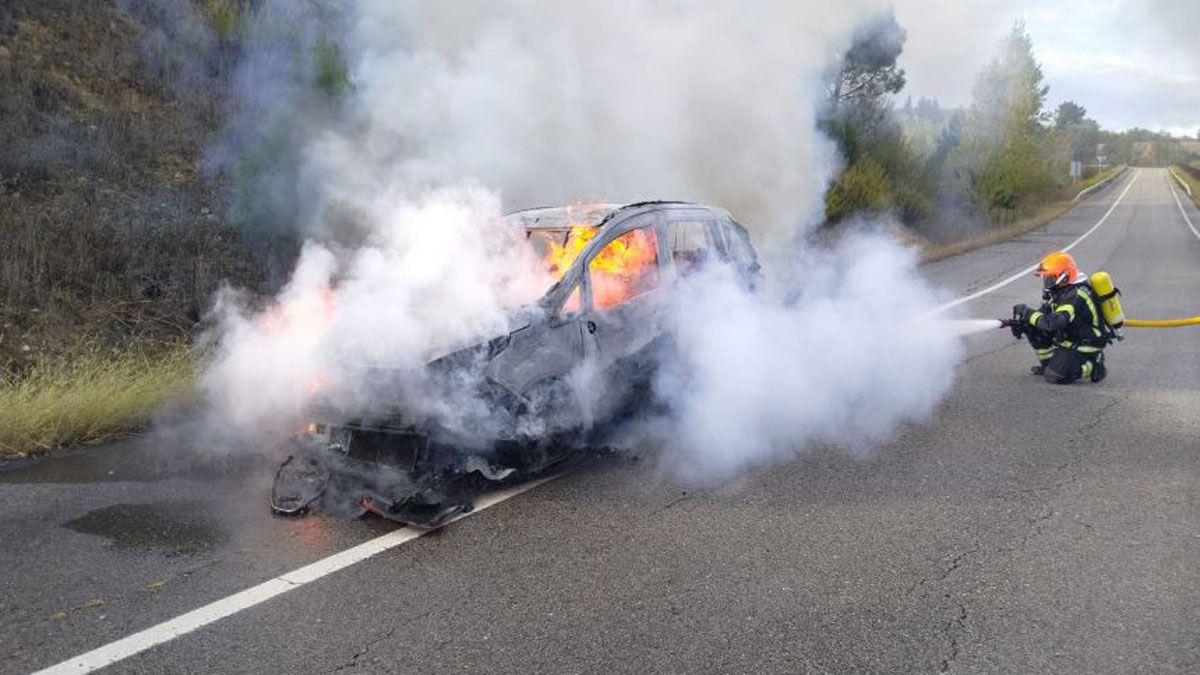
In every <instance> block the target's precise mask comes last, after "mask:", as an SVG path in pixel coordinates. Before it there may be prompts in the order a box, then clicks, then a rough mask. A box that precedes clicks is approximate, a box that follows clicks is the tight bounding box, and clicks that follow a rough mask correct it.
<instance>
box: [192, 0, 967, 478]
mask: <svg viewBox="0 0 1200 675" xmlns="http://www.w3.org/2000/svg"><path fill="white" fill-rule="evenodd" d="M290 4H291V3H272V2H267V3H265V4H264V5H263V8H262V10H261V11H260V13H259V14H258V15H257V17H256V19H255V21H254V22H253V23H252V25H253V26H256V27H257V28H256V30H261V31H265V32H266V34H267V35H268V36H269V35H278V34H279V29H278V27H277V26H274V25H273V24H272V22H271V19H274V20H279V18H280V17H290V19H292V20H295V21H298V22H300V23H302V24H303V25H305V26H307V27H308V28H307V29H305V30H298V31H294V32H291V33H286V34H287V35H289V36H291V39H299V40H301V41H304V40H308V41H309V42H311V43H312V44H313V45H314V46H316V45H318V43H320V41H322V40H325V41H332V42H335V43H336V44H337V45H338V46H339V52H338V54H337V55H338V58H339V59H341V60H342V61H344V65H345V69H346V73H345V87H344V88H342V87H341V85H339V84H338V82H339V81H340V80H337V79H336V77H335V79H333V80H326V82H327V83H328V82H333V85H331V88H332V89H335V90H336V92H335V93H336V94H337V95H336V96H334V97H332V99H331V100H332V101H333V102H330V100H329V99H325V100H324V102H321V101H319V100H317V99H313V98H312V97H311V96H310V95H309V94H306V93H304V92H303V87H298V86H297V84H296V83H297V78H296V77H295V73H294V72H291V71H287V69H289V68H295V67H297V66H296V61H295V60H292V61H287V60H286V59H284V58H282V57H281V56H280V55H279V54H278V53H277V51H276V50H277V49H278V48H279V43H278V42H273V41H271V40H269V39H266V38H264V39H263V40H262V41H260V42H259V43H255V44H251V45H250V46H248V47H247V49H246V60H245V62H244V65H243V67H242V69H241V71H240V72H239V73H238V75H237V77H236V78H235V81H236V82H237V89H236V91H237V92H240V94H239V99H238V103H237V105H236V106H235V108H236V109H235V111H234V114H233V115H232V117H231V118H230V122H229V125H228V128H227V129H226V130H225V132H224V133H223V134H222V142H221V144H220V145H219V146H218V147H217V148H215V149H214V151H213V152H212V153H211V154H210V161H211V162H213V164H214V165H215V166H225V167H227V168H228V167H233V166H243V165H244V163H245V162H246V160H247V157H251V158H254V157H260V156H261V154H262V153H261V148H262V147H264V144H265V143H266V140H264V139H270V140H271V143H272V144H267V145H266V147H269V148H273V149H274V150H273V151H272V152H273V154H272V155H271V157H272V158H274V160H275V161H276V164H273V165H271V166H272V167H274V168H272V169H270V170H267V171H264V172H262V173H260V175H266V176H268V177H269V181H267V183H266V185H267V187H265V188H264V189H262V190H258V191H256V192H255V194H257V195H266V196H267V197H270V195H283V196H284V197H285V198H284V199H275V200H274V201H273V202H272V203H279V202H287V203H288V208H289V210H288V211H287V212H288V213H289V214H290V217H291V218H293V219H294V221H295V222H294V225H295V226H296V227H298V228H300V230H301V231H302V232H304V233H305V235H306V236H307V237H308V238H309V241H308V243H307V244H306V245H305V246H304V249H303V251H302V253H301V255H300V258H299V261H298V263H297V265H296V269H295V272H294V274H293V275H292V277H291V281H290V282H289V283H288V284H287V286H286V288H285V289H284V290H283V292H282V293H281V294H280V296H279V297H278V298H277V299H276V301H275V302H274V303H273V304H272V305H271V306H270V307H268V308H266V309H253V308H252V307H251V304H250V303H248V302H247V301H246V300H245V299H243V298H241V297H239V295H238V294H237V293H234V292H232V291H229V292H226V293H225V294H223V295H222V296H221V298H220V299H219V301H218V303H217V309H216V312H215V321H216V325H217V330H216V332H215V339H216V341H217V344H218V347H217V357H216V360H215V363H214V364H213V366H212V367H211V369H210V370H209V371H208V373H207V374H206V376H205V378H204V388H205V391H206V393H207V396H208V399H209V401H210V403H211V405H212V409H213V411H214V415H216V416H217V418H218V419H221V420H225V421H226V423H227V424H228V425H229V426H230V427H231V428H233V429H235V430H239V431H245V432H247V433H249V432H252V431H256V430H257V431H260V432H261V430H262V429H263V427H264V426H272V425H274V426H278V427H280V428H285V427H287V425H289V424H293V423H294V422H295V421H296V420H298V419H299V415H300V412H301V410H302V409H303V406H304V405H305V404H306V403H307V402H308V401H309V400H310V396H311V392H312V391H314V390H318V389H320V390H323V391H326V392H328V391H337V392H341V393H340V394H339V396H341V397H342V399H343V400H342V401H341V402H342V403H343V404H345V405H347V406H352V405H355V404H361V403H362V402H363V398H364V397H368V396H370V395H371V393H370V392H369V391H368V389H369V388H368V386H367V385H368V384H369V383H368V382H365V381H356V380H355V376H354V375H352V374H351V373H352V372H353V371H351V370H350V369H348V368H346V364H348V363H353V364H359V365H363V364H370V365H379V366H386V367H387V368H389V369H391V370H392V371H395V372H400V373H407V375H405V376H404V377H405V378H407V381H409V382H417V383H418V384H419V380H420V377H421V376H420V373H419V371H420V366H421V364H422V363H423V362H424V361H425V359H427V358H429V357H430V356H434V355H437V354H441V353H446V350H447V349H449V348H450V347H453V346H461V345H464V344H467V343H469V342H471V341H472V340H479V339H486V338H491V337H494V336H497V335H502V334H504V333H505V332H506V331H507V330H508V329H509V328H511V322H512V316H513V315H512V313H511V312H510V311H509V310H510V309H511V308H512V307H515V306H517V305H521V304H523V303H528V302H530V301H532V300H533V299H535V298H536V297H537V296H538V295H539V293H540V292H542V291H543V290H544V289H545V287H546V285H547V279H546V278H544V276H542V275H541V274H540V273H538V272H537V271H536V270H537V264H536V261H535V260H533V259H532V258H531V257H530V256H531V254H530V251H529V250H528V247H527V245H526V244H525V242H523V241H521V240H520V238H519V237H516V236H514V234H513V233H511V232H509V231H508V230H506V229H505V228H502V227H498V226H497V224H496V223H497V220H496V219H497V217H498V216H499V215H500V214H501V213H502V212H504V211H509V210H513V209H517V208H523V207H529V206H534V205H545V204H564V203H577V202H579V201H581V200H586V201H592V200H596V201H610V202H632V201H637V200H641V199H664V198H665V199H685V200H695V201H699V202H704V203H710V204H715V205H719V206H722V207H725V208H727V209H729V210H730V211H731V212H733V213H734V214H735V215H736V216H737V217H738V218H739V220H741V221H742V222H745V223H747V224H748V226H749V227H750V229H751V230H752V232H753V233H754V236H755V240H756V242H757V244H758V245H759V248H760V252H761V254H762V256H763V257H764V259H765V260H767V261H768V262H770V263H772V265H773V267H768V269H767V270H766V271H767V274H768V284H767V286H768V289H767V290H765V291H763V292H761V293H757V294H754V293H749V292H746V291H744V290H742V289H741V287H740V286H738V285H737V284H735V283H733V281H732V280H729V279H723V278H720V277H705V278H703V279H702V280H699V281H695V282H693V284H696V285H695V286H694V287H690V288H681V289H679V291H680V292H679V293H677V294H676V295H677V297H678V298H679V301H678V302H677V303H676V304H675V305H674V306H673V307H672V308H671V312H670V314H671V317H670V321H672V322H674V323H675V324H676V325H677V326H678V327H680V328H681V329H682V328H684V327H686V330H681V331H680V333H681V335H682V336H683V337H682V338H681V339H680V341H679V345H678V346H679V349H678V352H677V353H676V354H675V355H674V356H673V357H672V358H671V359H670V360H669V361H668V362H667V363H665V364H664V368H663V371H662V375H661V376H660V377H659V378H658V381H657V383H656V389H657V392H658V394H659V396H660V397H662V398H663V399H664V400H666V401H668V402H669V403H670V404H671V409H672V412H671V413H670V414H669V417H668V421H669V423H670V424H671V426H672V428H673V429H674V433H673V436H674V441H672V443H671V446H672V452H671V453H670V456H671V458H672V460H673V462H674V464H675V465H677V468H678V471H679V473H680V474H681V475H683V476H685V477H688V478H692V479H701V480H709V479H721V478H727V477H730V476H733V475H736V474H737V473H738V472H740V471H742V470H744V469H746V468H749V467H752V466H756V465H761V464H763V463H766V462H770V461H774V460H778V459H780V458H783V457H786V456H789V455H790V454H791V453H793V452H796V451H798V450H801V449H803V447H805V446H806V445H808V444H811V443H814V442H827V441H834V442H850V443H856V444H857V443H862V442H872V441H876V440H879V439H881V438H885V437H886V436H887V435H888V434H889V433H890V432H892V431H893V430H894V429H895V428H896V427H897V425H898V424H901V423H903V422H905V421H909V420H919V419H921V418H923V417H924V416H926V415H928V414H929V412H930V410H931V409H932V407H933V406H934V404H935V403H936V401H937V400H938V399H939V397H940V396H941V395H942V394H944V393H945V391H946V390H947V388H948V386H949V383H950V380H951V376H952V369H953V365H954V363H955V362H956V360H957V358H958V352H957V348H956V343H955V342H954V339H953V338H950V337H945V336H944V335H943V333H941V332H940V331H938V330H937V329H936V327H933V326H931V324H930V322H928V321H914V320H913V319H914V317H916V316H917V315H919V314H920V313H921V312H922V310H923V309H924V310H927V309H928V307H930V306H932V297H933V292H932V291H931V289H929V288H928V287H927V286H926V285H924V284H923V283H922V282H921V281H919V277H918V275H917V273H916V271H915V261H914V258H913V255H912V254H911V253H909V252H907V251H905V250H904V249H902V248H900V247H899V246H898V245H896V244H893V243H890V242H889V241H887V240H886V238H885V237H883V236H882V235H872V236H865V235H864V236H856V237H852V238H851V239H850V240H848V241H846V242H844V243H843V244H841V245H839V246H837V247H836V248H834V249H832V250H827V249H822V250H819V251H818V250H813V249H803V248H802V249H801V250H799V251H797V250H796V247H797V246H798V244H797V242H799V241H800V240H801V239H802V237H803V235H804V234H805V233H806V232H807V231H808V230H809V229H810V228H811V226H812V225H813V224H814V223H817V222H819V221H820V218H821V214H822V212H823V194H824V191H825V188H826V186H827V184H828V182H829V180H830V178H831V176H832V174H833V172H834V171H835V169H836V168H837V163H838V160H837V158H836V153H835V150H834V147H833V145H832V144H831V143H830V142H829V141H828V140H827V139H826V138H824V137H823V136H822V135H821V134H820V133H818V132H817V130H816V127H817V119H816V115H817V111H818V109H819V107H820V103H821V102H820V100H819V97H820V96H821V91H822V79H821V78H822V76H823V74H824V73H826V72H829V69H830V66H831V64H832V63H834V62H835V61H836V59H837V58H838V55H840V54H842V53H844V51H845V49H846V47H847V46H848V44H849V39H850V37H851V36H852V35H853V32H854V29H855V27H856V26H858V25H859V24H860V22H861V21H863V20H866V19H869V18H871V17H872V16H873V15H874V13H875V12H876V11H877V10H878V9H879V8H878V7H877V4H878V3H876V2H873V1H870V0H863V1H861V2H851V3H841V4H839V5H837V6H836V7H835V6H833V5H828V4H825V5H819V6H817V5H812V4H811V3H792V2H782V1H779V2H759V3H732V2H720V3H703V5H701V4H699V3H690V2H679V1H670V2H650V1H649V0H618V1H617V2H611V3H601V4H596V3H561V2H549V1H546V2H534V1H530V0H505V1H497V2H482V1H479V2H455V3H428V2H415V1H413V2H393V1H390V0H389V1H384V0H366V1H363V2H358V3H349V4H345V5H342V4H339V3H332V2H330V3H309V4H306V5H304V6H305V7H309V8H310V9H309V10H308V11H306V12H305V11H298V10H295V9H288V7H289V6H290ZM313 8H315V9H313ZM330 15H335V16H336V20H326V21H317V20H316V19H318V18H320V17H322V16H324V17H326V18H328V17H329V16H330ZM314 26H320V27H321V30H324V31H326V32H321V30H316V29H315V28H313V27H314ZM272 31H274V32H272ZM288 44H289V47H288V48H293V47H294V45H292V44H291V43H288ZM318 52H319V50H318ZM318 60H319V59H318ZM340 62H341V61H339V63H340ZM280 64H288V65H280ZM272 65H276V66H279V67H280V68H283V70H284V71H287V72H284V73H283V74H281V71H280V70H278V69H273V68H272V67H270V66H272ZM318 65H319V64H318ZM335 65H336V64H335ZM334 75H335V76H336V75H337V72H336V69H335V72H334ZM256 78H257V79H256ZM250 113H252V114H250ZM264 120H267V121H270V123H271V126H270V129H271V131H269V132H268V130H267V127H266V126H264ZM281 138H282V139H283V140H282V141H280V139H281ZM256 166H257V165H256ZM269 201H270V200H269ZM789 289H793V290H789ZM898 353H904V354H905V358H903V359H896V357H895V355H896V354H898ZM330 380H334V381H330ZM405 389H406V391H409V392H410V394H411V395H410V396H409V397H408V398H407V400H406V403H407V404H408V405H412V406H420V407H421V408H422V410H423V412H424V413H425V414H431V415H435V416H438V417H439V419H441V420H442V421H443V423H446V424H451V425H453V424H458V425H465V424H467V423H466V422H464V421H463V420H462V419H460V418H461V417H462V416H464V415H467V414H469V412H470V411H469V409H470V408H471V405H470V402H469V401H468V402H466V403H467V404H466V405H465V406H464V405H463V403H464V402H463V401H459V400H455V401H445V400H439V399H437V397H436V396H433V395H431V394H430V392H429V391H428V390H423V389H421V387H420V386H416V385H414V386H413V387H408V386H407V385H406V386H405ZM413 391H415V392H418V393H416V394H412V392H413ZM484 413H485V414H483V415H482V417H486V411H484Z"/></svg>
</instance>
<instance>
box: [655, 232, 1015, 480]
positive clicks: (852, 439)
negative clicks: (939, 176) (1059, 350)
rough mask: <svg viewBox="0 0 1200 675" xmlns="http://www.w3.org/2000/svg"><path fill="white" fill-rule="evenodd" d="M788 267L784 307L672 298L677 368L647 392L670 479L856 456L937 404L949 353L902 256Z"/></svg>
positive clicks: (838, 258) (877, 243)
mask: <svg viewBox="0 0 1200 675" xmlns="http://www.w3.org/2000/svg"><path fill="white" fill-rule="evenodd" d="M796 264H797V265H798V267H799V269H800V270H802V272H801V273H800V275H799V277H798V279H797V281H798V282H799V283H800V290H799V293H798V294H797V295H796V296H795V297H791V298H785V297H780V296H779V295H772V294H769V293H758V294H753V293H748V292H747V291H745V290H744V289H743V288H742V287H741V286H740V285H738V284H737V283H736V282H735V280H731V279H729V278H726V277H720V276H718V277H715V278H714V277H706V278H703V279H701V280H700V281H699V282H698V283H696V284H694V285H693V286H692V287H691V288H688V289H687V292H685V293H682V294H681V295H680V302H679V303H678V304H677V305H676V306H675V307H674V312H675V313H674V316H673V317H672V318H673V319H674V323H675V326H676V331H675V333H676V336H677V337H676V340H677V342H678V346H679V349H678V352H677V357H678V359H677V360H676V361H674V362H672V363H671V365H670V367H667V368H664V369H663V371H662V377H661V378H660V380H659V390H660V392H661V394H662V395H663V396H664V397H666V398H667V399H668V400H670V401H671V402H672V410H673V412H674V414H675V418H674V422H675V423H674V424H673V425H672V429H673V432H674V436H673V438H671V439H670V444H671V448H670V449H671V455H670V459H671V460H672V462H673V467H674V468H675V470H676V471H678V472H679V473H680V474H682V475H683V476H684V477H686V478H689V479H693V480H698V481H702V482H711V481H714V480H725V479H728V478H732V477H734V476H736V475H738V474H739V473H741V472H742V471H744V470H745V469H746V468H748V467H753V466H758V465H762V464H766V463H769V462H775V461H779V460H781V459H786V458H789V457H791V456H794V455H795V454H797V453H799V452H800V451H802V450H804V449H806V448H807V447H809V446H811V444H813V443H835V444H841V445H845V446H850V447H852V448H855V449H859V448H864V447H869V446H870V445H872V444H874V443H878V442H880V441H882V440H885V439H887V438H888V437H889V436H890V435H891V434H892V433H894V432H895V431H896V429H897V427H898V426H899V425H900V424H902V423H905V422H916V421H922V420H924V419H926V418H927V417H928V416H929V415H930V413H931V412H932V410H933V408H934V406H935V405H936V404H937V402H938V401H940V400H941V398H942V397H943V396H944V395H945V394H946V392H947V391H949V389H950V386H951V384H952V381H953V376H954V369H955V366H956V365H957V364H958V362H959V360H960V359H961V357H962V346H961V344H960V342H959V339H958V337H957V336H956V335H955V333H954V331H951V330H947V329H946V327H945V326H943V325H941V321H940V320H937V319H933V318H931V316H930V314H929V312H930V308H931V307H934V306H935V304H936V300H937V294H936V293H935V291H934V289H932V288H931V287H930V286H928V285H927V284H925V283H923V282H922V281H920V277H919V276H918V274H917V270H916V264H917V259H916V256H915V254H914V253H913V252H912V251H910V250H906V249H903V248H901V247H899V246H897V245H896V244H895V243H893V242H892V241H890V240H889V239H887V238H886V237H882V236H880V235H878V234H855V235H852V236H850V237H848V238H847V239H846V240H844V241H843V242H841V243H840V244H838V245H837V246H836V247H835V248H833V249H832V250H822V251H813V250H808V251H805V252H804V253H803V254H802V255H801V256H800V258H799V259H798V260H797V261H796ZM992 327H995V324H994V323H993V326H992Z"/></svg>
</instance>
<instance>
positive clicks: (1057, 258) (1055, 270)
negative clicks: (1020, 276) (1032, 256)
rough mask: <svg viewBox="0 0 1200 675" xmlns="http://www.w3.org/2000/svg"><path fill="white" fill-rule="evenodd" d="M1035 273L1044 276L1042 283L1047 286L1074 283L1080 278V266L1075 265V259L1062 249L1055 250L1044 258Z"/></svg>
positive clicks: (1053, 286)
mask: <svg viewBox="0 0 1200 675" xmlns="http://www.w3.org/2000/svg"><path fill="white" fill-rule="evenodd" d="M1033 273H1034V275H1035V276H1039V277H1042V284H1043V285H1044V286H1045V287H1046V288H1057V287H1060V286H1066V285H1068V284H1073V283H1075V281H1076V280H1077V279H1078V278H1079V268H1078V267H1076V266H1075V259H1074V258H1072V257H1071V256H1070V254H1067V253H1062V252H1061V251H1055V252H1054V253H1051V254H1050V255H1048V256H1046V257H1045V258H1042V262H1041V263H1040V264H1039V265H1038V266H1037V269H1036V270H1034V271H1033Z"/></svg>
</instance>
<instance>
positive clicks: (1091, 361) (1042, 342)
mask: <svg viewBox="0 0 1200 675" xmlns="http://www.w3.org/2000/svg"><path fill="white" fill-rule="evenodd" d="M1027 336H1028V337H1029V345H1030V346H1031V347H1033V353H1034V354H1036V355H1037V358H1038V361H1039V362H1041V364H1042V368H1043V371H1042V376H1043V377H1045V378H1046V381H1047V382H1050V383H1051V384H1070V383H1072V382H1074V381H1075V380H1078V379H1080V378H1085V379H1088V378H1091V376H1092V370H1093V369H1095V367H1096V361H1097V360H1099V359H1102V358H1103V354H1104V353H1103V352H1090V353H1087V352H1081V351H1079V350H1077V349H1067V348H1064V347H1056V346H1055V345H1054V336H1053V335H1051V334H1049V333H1046V332H1043V331H1038V330H1031V331H1029V332H1028V334H1027Z"/></svg>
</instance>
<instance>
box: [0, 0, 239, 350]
mask: <svg viewBox="0 0 1200 675" xmlns="http://www.w3.org/2000/svg"><path fill="white" fill-rule="evenodd" d="M135 4H136V3H128V2H122V3H119V5H118V4H114V3H113V2H104V1H102V0H8V2H6V3H5V8H4V9H3V10H0V91H3V92H4V95H3V97H0V242H2V245H0V364H7V365H8V368H9V369H10V371H11V370H17V371H19V370H20V368H21V366H22V364H23V363H26V362H29V361H31V360H33V359H36V358H38V357H39V356H49V355H56V354H61V353H63V352H65V351H73V350H78V349H81V348H84V347H89V348H94V347H97V346H100V347H103V348H112V347H121V346H123V345H125V344H127V343H129V342H134V341H135V342H137V343H138V344H139V345H140V346H141V347H145V346H146V345H148V344H155V343H163V342H173V341H177V340H179V339H180V338H182V337H184V336H187V335H188V334H189V333H190V332H191V331H192V329H193V327H194V326H195V325H196V322H197V321H198V320H200V319H201V317H202V314H203V312H204V309H205V306H206V303H207V302H208V301H209V298H210V297H211V295H212V293H213V291H214V290H215V289H216V287H217V285H218V284H219V283H221V281H222V280H224V279H235V280H236V279H241V280H245V281H251V280H253V278H254V274H252V273H251V270H253V269H254V267H253V266H252V265H251V262H252V257H251V256H248V255H247V251H246V250H244V248H245V247H244V246H243V245H242V244H241V243H240V242H241V239H242V238H241V237H239V236H238V234H237V233H236V232H235V231H234V230H232V229H231V228H230V227H228V226H227V225H226V224H225V223H224V222H223V217H222V214H223V212H224V207H223V198H222V190H221V186H220V181H219V180H209V179H205V178H204V177H202V176H201V175H200V173H199V168H198V167H199V166H200V161H199V160H200V159H201V154H202V149H203V147H204V144H205V139H206V138H207V137H208V135H209V134H210V133H211V132H212V130H213V129H214V126H215V120H216V119H217V117H218V113H219V109H220V106H221V100H220V97H219V96H216V95H214V96H210V97H206V98H203V99H197V98H190V99H185V97H184V96H182V95H180V94H179V93H177V90H176V89H174V88H173V86H172V85H173V82H172V80H173V79H175V78H178V77H179V76H180V75H181V73H179V72H172V70H171V69H170V68H169V67H163V66H162V65H161V64H162V63H163V61H162V60H161V59H156V60H152V59H150V58H148V49H147V47H148V45H151V44H152V38H153V37H154V35H153V31H152V29H151V28H150V27H148V26H146V25H144V24H142V23H140V22H139V21H138V20H137V19H136V18H134V17H135V16H136V12H132V11H130V8H131V7H133V5H135ZM167 63H169V61H168V62H167ZM222 75H223V74H222V73H220V72H211V73H205V74H203V76H205V77H208V78H210V79H211V80H212V81H213V82H214V83H216V82H218V81H219V78H220V77H221V76H222ZM218 91H219V90H218V89H217V88H215V87H214V89H213V93H214V94H215V93H217V92H218Z"/></svg>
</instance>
